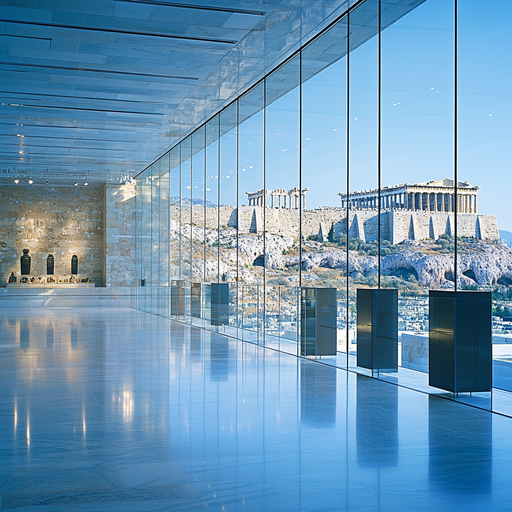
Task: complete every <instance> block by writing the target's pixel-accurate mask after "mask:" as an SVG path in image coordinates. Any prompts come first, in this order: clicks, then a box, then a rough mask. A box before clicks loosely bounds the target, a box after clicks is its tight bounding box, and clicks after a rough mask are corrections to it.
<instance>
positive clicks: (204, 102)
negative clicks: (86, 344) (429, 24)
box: [0, 0, 356, 185]
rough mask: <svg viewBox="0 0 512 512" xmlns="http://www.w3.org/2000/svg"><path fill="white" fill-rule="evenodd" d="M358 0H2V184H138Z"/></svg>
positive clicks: (0, 163)
mask: <svg viewBox="0 0 512 512" xmlns="http://www.w3.org/2000/svg"><path fill="white" fill-rule="evenodd" d="M354 3H356V2H355V0H295V1H293V0H291V1H290V0H274V1H273V0H260V1H249V0H245V1H244V0H241V1H236V0H225V1H222V0H194V3H189V2H171V1H167V0H116V1H113V0H1V6H0V53H1V55H0V114H1V115H0V138H1V142H2V143H1V145H0V183H3V184H6V183H12V182H13V180H14V178H15V177H18V178H19V179H20V181H21V182H25V181H26V180H28V179H29V177H31V178H32V179H33V181H34V183H35V184H38V183H39V184H42V183H45V182H48V183H51V184H68V185H71V184H74V182H75V181H77V182H78V183H79V184H83V183H84V181H87V182H88V183H90V184H104V183H109V182H119V181H120V180H122V179H123V176H126V175H130V176H133V175H135V174H137V173H138V172H139V171H140V170H142V169H143V168H144V167H145V166H146V165H147V164H148V163H150V162H151V161H152V160H154V159H155V158H156V157H157V156H158V155H160V154H161V153H162V152H164V151H165V150H166V149H167V148H169V146H171V145H172V143H173V142H175V141H176V140H178V139H179V138H180V137H181V136H182V135H184V134H185V133H187V132H188V131H189V130H190V129H191V128H192V127H193V126H195V125H196V124H197V123H199V122H200V121H202V120H204V119H205V118H206V117H207V116H208V115H209V114H211V113H212V112H213V111H215V110H217V109H218V108H219V107H221V106H222V105H224V104H225V103H226V102H227V101H228V100H229V99H231V98H232V97H233V96H234V95H235V94H236V92H237V91H239V90H240V89H243V88H244V87H246V86H247V85H248V84H251V83H253V82H254V81H255V80H256V79H258V78H260V77H261V76H262V75H263V74H264V73H265V71H267V70H268V69H269V68H270V66H272V65H273V64H275V63H276V62H277V61H279V60H280V59H283V58H284V57H285V56H286V55H288V54H290V53H291V52H292V51H294V50H295V49H296V48H298V46H299V45H300V43H301V41H304V40H305V39H306V38H307V37H310V36H311V35H312V34H313V33H315V32H316V31H318V30H319V29H320V28H322V27H323V26H325V25H326V24H327V23H328V22H329V21H330V20H332V19H334V18H335V17H336V16H338V15H339V14H341V13H342V12H343V11H345V10H346V9H347V7H348V6H349V4H354Z"/></svg>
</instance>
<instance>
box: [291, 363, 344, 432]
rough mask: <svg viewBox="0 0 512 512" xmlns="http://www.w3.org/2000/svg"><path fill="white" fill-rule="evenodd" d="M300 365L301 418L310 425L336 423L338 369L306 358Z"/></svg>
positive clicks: (303, 422) (328, 425)
mask: <svg viewBox="0 0 512 512" xmlns="http://www.w3.org/2000/svg"><path fill="white" fill-rule="evenodd" d="M299 366H300V420H301V424H303V425H307V426H310V427H334V426H335V425H336V378H337V375H338V370H336V368H332V367H329V366H324V365H320V364H317V363H314V362H312V361H307V360H304V359H300V360H299Z"/></svg>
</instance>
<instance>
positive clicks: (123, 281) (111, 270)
mask: <svg viewBox="0 0 512 512" xmlns="http://www.w3.org/2000/svg"><path fill="white" fill-rule="evenodd" d="M135 190H136V189H135V184H129V183H127V184H125V185H115V186H112V185H106V186H105V188H104V203H105V229H104V236H105V238H104V247H105V259H104V262H105V268H104V274H105V286H111V287H127V286H134V284H135V273H134V270H135V200H136V199H135V195H136V194H135Z"/></svg>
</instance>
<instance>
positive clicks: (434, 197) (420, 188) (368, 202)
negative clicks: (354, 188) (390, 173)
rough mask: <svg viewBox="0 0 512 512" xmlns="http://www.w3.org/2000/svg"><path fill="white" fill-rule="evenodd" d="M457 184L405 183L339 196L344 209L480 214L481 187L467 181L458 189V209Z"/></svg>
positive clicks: (458, 186)
mask: <svg viewBox="0 0 512 512" xmlns="http://www.w3.org/2000/svg"><path fill="white" fill-rule="evenodd" d="M454 187H455V182H454V180H452V179H450V178H445V179H444V180H441V181H427V182H426V183H417V184H415V185H411V184H410V183H405V184H402V185H394V186H390V187H383V188H382V189H381V190H380V194H379V190H378V189H371V190H362V191H359V192H350V193H349V194H348V197H347V194H344V193H341V192H340V193H339V194H338V195H339V196H340V198H341V206H342V207H347V206H350V208H351V209H376V208H378V206H379V198H380V207H381V209H389V210H413V211H430V212H454V211H457V212H459V213H474V214H476V213H478V209H477V195H478V190H479V189H480V187H474V186H473V185H470V184H469V183H468V182H467V181H463V182H461V181H459V183H458V185H457V196H456V197H457V205H456V204H455V188H454Z"/></svg>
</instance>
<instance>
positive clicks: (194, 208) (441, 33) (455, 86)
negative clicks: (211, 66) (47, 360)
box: [135, 0, 512, 414]
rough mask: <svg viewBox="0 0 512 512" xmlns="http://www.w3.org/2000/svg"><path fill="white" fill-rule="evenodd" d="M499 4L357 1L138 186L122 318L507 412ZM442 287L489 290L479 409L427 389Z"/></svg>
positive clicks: (505, 128) (510, 42)
mask: <svg viewBox="0 0 512 512" xmlns="http://www.w3.org/2000/svg"><path fill="white" fill-rule="evenodd" d="M511 9H512V8H511V7H510V6H509V5H508V3H507V2H504V1H498V2H493V3H492V5H486V6H484V7H482V6H481V4H480V3H477V2H476V0H466V1H465V2H458V4H457V2H456V1H455V0H426V1H422V0H417V1H410V0H407V1H406V0H397V1H395V2H392V3H390V2H382V1H379V0H366V1H365V2H362V3H358V4H357V5H356V7H353V8H351V10H350V11H348V12H347V13H346V14H345V15H344V16H343V17H341V18H340V19H339V20H337V22H336V23H334V24H331V25H330V26H329V27H327V28H326V29H325V30H324V32H323V33H321V34H319V35H318V36H317V37H316V38H314V39H313V40H312V41H310V42H309V43H308V44H307V45H305V46H304V47H303V48H302V49H300V50H299V51H297V52H296V53H295V54H293V55H292V56H290V57H289V58H288V59H287V60H286V61H285V62H283V63H282V64H281V65H280V66H279V67H277V68H276V69H274V70H273V71H272V72H271V73H269V74H268V75H267V76H266V77H265V78H264V79H262V80H261V81H259V82H258V83H256V84H255V85H254V86H253V87H252V88H251V89H249V90H248V91H244V93H243V94H242V95H241V96H240V97H239V98H237V99H235V100H234V101H233V102H232V103H230V104H229V105H228V106H226V107H225V108H224V109H223V110H221V111H220V112H218V113H217V114H216V115H215V116H214V117H212V118H211V119H209V120H208V121H207V122H206V123H204V124H202V125H201V126H199V127H198V128H197V129H196V130H195V131H194V132H193V133H191V134H190V135H188V136H187V138H185V139H184V140H182V141H181V142H180V143H179V144H177V145H176V146H174V147H173V148H171V149H170V151H169V152H168V153H166V154H165V155H164V156H162V157H161V158H160V159H159V160H158V161H157V162H154V163H153V164H152V165H151V166H149V167H148V168H147V169H146V170H145V171H144V172H143V173H141V174H140V175H139V176H138V177H137V247H136V262H135V267H136V268H135V271H136V273H137V278H138V283H139V288H138V293H137V302H136V303H137V307H138V308H140V309H141V310H144V311H148V312H151V313H156V314H160V315H163V316H168V317H171V318H175V319H178V320H180V321H183V322H187V323H192V324H194V325H196V326H201V327H204V328H206V329H210V330H214V331H217V332H222V333H224V334H227V335H229V336H233V337H237V338H239V339H243V340H245V341H248V342H252V343H257V344H261V345H265V346H268V347H272V348H275V349H278V350H282V351H286V352H289V353H293V354H297V355H301V356H306V357H311V358H320V357H321V358H322V361H323V362H325V363H326V364H331V365H333V366H337V367H341V368H347V369H349V370H350V371H354V372H358V373H362V374H366V375H368V376H372V377H375V378H380V379H385V380H389V381H393V382H395V383H397V384H399V385H404V386H408V387H411V388H414V389H420V390H423V391H426V392H428V393H432V394H439V395H442V396H446V397H448V398H451V399H457V400H462V401H465V402H469V403H471V404H473V405H476V406H478V407H483V408H494V410H499V411H500V412H504V413H506V414H512V407H509V406H507V405H506V404H507V401H509V402H510V394H509V393H510V392H512V385H511V384H510V382H512V352H511V351H510V350H509V349H508V347H511V346H512V303H511V302H512V291H511V290H512V270H511V268H512V267H511V266H510V263H509V262H510V261H512V252H511V251H512V250H511V249H510V245H512V234H511V233H512V223H511V222H512V221H511V220H510V215H509V211H508V201H507V197H506V195H507V194H508V191H509V188H510V177H509V176H510V173H508V172H507V171H508V166H509V164H508V153H507V149H506V148H508V147H509V143H510V141H509V139H510V133H512V130H511V128H512V126H510V125H511V123H512V115H511V114H512V100H511V96H510V93H509V91H508V89H507V86H508V83H509V82H510V80H509V75H510V70H511V69H512V66H510V60H511V59H512V51H511V50H512V37H511V36H510V34H511V31H510V30H508V27H509V24H510V21H509V20H510V19H512V18H511V17H510V15H511V14H512V10H511ZM368 290H371V293H372V294H373V295H372V297H375V299H373V298H372V299H371V300H375V301H377V300H379V299H378V297H383V296H386V297H388V295H385V293H387V292H390V295H389V297H395V298H393V299H392V300H391V299H390V300H391V302H389V301H388V303H387V304H386V307H387V306H389V307H391V306H393V307H396V311H397V312H398V320H397V324H396V329H395V331H393V340H394V351H395V352H394V354H395V356H396V363H395V364H391V363H390V364H388V365H387V366H386V364H380V365H379V364H377V363H375V361H373V360H370V362H368V361H369V360H368V358H367V354H368V343H367V341H368V339H369V338H367V337H366V338H365V335H364V332H367V331H368V329H369V328H370V327H371V326H370V327H369V325H370V324H369V322H368V321H366V320H365V317H364V314H363V310H364V311H366V309H365V307H366V305H367V302H368V300H370V299H367V298H364V297H368V296H369V295H368V293H369V292H368ZM455 290H456V291H457V293H459V292H462V291H464V292H466V291H483V292H492V298H493V316H492V347H493V363H492V371H493V375H494V388H493V391H492V396H491V393H488V392H476V393H471V394H470V393H459V394H458V396H457V394H456V393H455V392H447V391H446V390H441V389H439V388H435V387H433V386H431V385H430V382H429V376H430V374H429V370H431V368H429V336H430V334H431V333H430V331H429V325H430V322H431V320H432V319H431V318H430V317H429V310H430V306H429V294H430V293H431V292H433V291H446V292H450V291H451V292H453V291H455ZM459 296H460V294H459ZM322 297H323V298H322ZM365 301H366V302H365ZM376 303H377V302H375V304H376ZM372 307H373V306H372ZM375 307H377V306H375ZM370 309H371V308H370ZM394 318H395V319H396V316H395V317H394ZM365 329H366V331H365ZM368 332H369V331H368ZM395 356H394V357H395ZM372 357H373V356H372ZM491 399H492V402H491ZM511 403H512V402H511Z"/></svg>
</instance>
